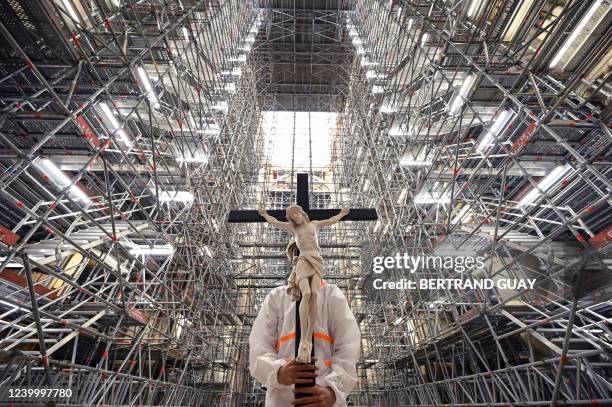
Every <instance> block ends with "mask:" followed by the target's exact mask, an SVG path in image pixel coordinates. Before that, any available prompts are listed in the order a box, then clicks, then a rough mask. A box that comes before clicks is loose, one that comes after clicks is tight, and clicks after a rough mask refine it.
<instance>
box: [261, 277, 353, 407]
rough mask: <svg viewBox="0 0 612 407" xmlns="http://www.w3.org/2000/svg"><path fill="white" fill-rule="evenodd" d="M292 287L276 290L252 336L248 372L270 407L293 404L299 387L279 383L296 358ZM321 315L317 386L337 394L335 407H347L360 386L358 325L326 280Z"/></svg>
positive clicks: (317, 337)
mask: <svg viewBox="0 0 612 407" xmlns="http://www.w3.org/2000/svg"><path fill="white" fill-rule="evenodd" d="M286 290H287V286H282V287H277V288H275V289H273V290H272V291H271V292H270V293H269V294H268V295H267V297H266V298H265V300H264V302H263V304H262V306H261V310H260V311H259V314H258V315H257V318H256V319H255V323H254V324H253V329H252V330H251V334H250V335H249V349H250V352H249V369H250V371H251V374H252V375H253V377H255V379H257V380H259V381H260V382H261V383H262V385H263V386H265V387H266V388H267V393H266V404H265V405H266V407H287V406H291V402H292V401H293V400H294V396H295V395H294V393H293V389H294V387H295V386H294V385H290V386H287V385H283V384H279V383H278V380H277V376H276V375H277V372H278V369H279V368H280V367H281V366H284V365H285V364H287V362H288V361H289V360H291V359H294V355H295V338H296V330H295V304H296V303H295V302H294V301H292V299H291V296H290V295H289V294H287V292H286ZM317 301H318V307H319V315H318V320H317V326H316V327H315V330H314V342H315V346H314V349H315V357H316V358H317V362H316V365H317V366H319V370H318V374H319V376H318V377H317V378H316V384H317V385H319V386H323V387H325V386H328V387H330V388H331V389H332V390H333V391H334V393H335V394H336V403H335V404H334V407H343V406H346V396H347V395H348V393H350V392H351V390H352V389H353V387H355V384H356V383H357V369H356V365H357V360H358V359H359V352H360V344H361V336H360V334H359V326H358V325H357V321H356V320H355V317H354V316H353V313H352V312H351V310H350V308H349V306H348V302H347V301H346V298H345V297H344V294H342V291H340V289H339V288H338V287H337V286H335V285H333V284H327V283H325V282H324V281H322V282H321V288H320V289H319V295H318V300H317Z"/></svg>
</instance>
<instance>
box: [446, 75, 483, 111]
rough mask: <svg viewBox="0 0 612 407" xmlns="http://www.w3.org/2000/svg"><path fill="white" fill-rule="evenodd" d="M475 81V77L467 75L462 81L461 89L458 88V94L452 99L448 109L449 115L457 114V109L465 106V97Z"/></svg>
mask: <svg viewBox="0 0 612 407" xmlns="http://www.w3.org/2000/svg"><path fill="white" fill-rule="evenodd" d="M475 79H476V75H474V74H469V75H468V76H466V77H465V79H464V80H463V83H462V84H461V88H459V92H458V93H456V94H455V96H454V97H453V99H452V101H451V104H450V108H449V109H448V111H449V113H450V114H451V115H455V114H457V113H458V112H459V109H461V107H462V106H463V105H464V104H465V100H466V97H467V95H468V93H469V92H470V89H472V85H473V84H474V80H475Z"/></svg>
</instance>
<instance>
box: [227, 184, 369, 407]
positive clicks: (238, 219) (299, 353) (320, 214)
mask: <svg viewBox="0 0 612 407" xmlns="http://www.w3.org/2000/svg"><path fill="white" fill-rule="evenodd" d="M296 201H297V202H296V203H297V207H296V205H291V206H290V207H289V208H288V209H287V211H285V210H271V211H269V212H267V211H265V210H264V209H259V210H258V211H256V210H232V211H230V212H229V215H228V222H229V223H250V222H266V221H268V222H270V223H271V224H273V225H275V226H277V227H281V228H283V229H285V230H288V231H290V232H291V233H292V234H294V239H295V241H298V240H299V239H297V237H298V236H301V238H300V239H302V240H301V242H302V246H300V250H301V249H303V248H304V247H305V246H304V244H305V243H307V240H308V237H307V236H308V232H307V231H306V229H304V228H305V227H306V228H312V230H311V232H312V233H313V235H312V236H315V237H314V241H315V245H316V249H317V250H315V253H313V252H312V250H306V251H305V252H304V253H299V250H297V259H298V261H297V265H295V267H294V272H292V275H291V277H290V279H289V280H290V286H291V285H294V287H293V289H294V290H295V280H294V273H295V271H296V270H298V272H297V276H298V277H297V283H298V284H299V290H298V292H299V293H302V294H303V293H306V294H304V295H306V297H305V299H306V300H305V302H304V304H303V306H304V310H302V309H301V308H302V307H300V304H301V300H302V298H301V296H299V294H297V295H298V296H297V297H294V301H296V305H295V318H296V319H295V321H296V322H295V338H296V339H295V359H296V361H298V362H299V363H305V364H307V363H312V357H314V356H315V354H314V350H315V348H314V335H313V329H314V325H315V324H316V309H317V303H316V301H315V302H309V298H310V292H311V291H312V290H317V289H318V287H319V284H318V282H319V281H321V280H320V279H319V277H320V276H322V274H321V270H322V269H323V259H322V258H321V257H320V255H319V253H318V243H316V235H315V234H314V230H315V229H316V228H317V227H322V226H325V225H331V224H333V223H336V222H339V221H344V220H354V221H370V220H376V219H378V215H377V213H376V210H375V209H373V208H358V209H348V208H344V209H342V210H340V209H310V202H309V196H308V174H305V173H300V174H297V199H296ZM300 207H301V208H300ZM290 211H291V214H290V215H289V212H290ZM302 211H303V212H302ZM347 211H348V213H346V212H347ZM295 216H297V219H296V218H295ZM303 219H306V221H307V226H304V224H303ZM313 221H314V222H313ZM317 221H321V222H317ZM311 222H312V223H311ZM312 225H316V226H312ZM303 233H305V234H303ZM302 234H303V235H302ZM304 239H305V240H304ZM311 239H312V238H311ZM292 241H293V240H292ZM290 245H291V244H290ZM288 247H289V246H288ZM306 247H307V246H306ZM312 247H313V246H311V248H312ZM300 261H301V262H300ZM292 263H293V261H292ZM314 269H318V271H319V274H318V275H317V276H314V277H313V278H314V279H313V278H310V276H312V274H314V271H313V270H314ZM304 270H305V271H304ZM302 272H303V273H304V275H305V274H309V278H308V282H307V283H306V285H305V286H304V285H303V283H304V281H303V280H306V278H305V277H299V275H300V273H302ZM302 279H303V280H302ZM309 284H312V286H311V287H310V288H309ZM290 290H291V288H290V289H288V290H287V291H288V292H289V291H290ZM292 295H293V294H292ZM315 298H316V297H315ZM310 306H312V307H313V308H310ZM308 309H311V311H308ZM300 314H303V315H300ZM305 316H306V318H304V317H305ZM306 320H308V322H307V323H305V321H306ZM304 326H308V328H307V329H306V328H304ZM303 329H306V331H305V333H304V336H305V337H304V340H303V341H302V334H303V333H302V330H303ZM308 335H310V337H311V338H312V339H311V340H309V338H308ZM310 343H311V344H310ZM309 344H310V346H309ZM309 348H310V349H309ZM308 355H310V357H308ZM313 369H314V366H313ZM313 386H315V379H314V378H313V379H312V381H311V382H310V383H299V384H296V385H295V387H296V388H304V387H313ZM304 396H305V394H303V393H298V394H296V398H301V397H304Z"/></svg>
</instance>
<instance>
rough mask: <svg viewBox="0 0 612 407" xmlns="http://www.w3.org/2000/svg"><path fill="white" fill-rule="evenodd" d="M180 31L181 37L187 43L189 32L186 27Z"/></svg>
mask: <svg viewBox="0 0 612 407" xmlns="http://www.w3.org/2000/svg"><path fill="white" fill-rule="evenodd" d="M181 31H182V32H183V37H185V42H189V30H188V29H187V27H182V28H181Z"/></svg>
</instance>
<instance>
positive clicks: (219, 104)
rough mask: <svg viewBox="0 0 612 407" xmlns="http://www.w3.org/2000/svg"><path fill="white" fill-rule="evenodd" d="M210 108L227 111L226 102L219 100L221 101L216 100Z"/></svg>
mask: <svg viewBox="0 0 612 407" xmlns="http://www.w3.org/2000/svg"><path fill="white" fill-rule="evenodd" d="M212 108H213V109H215V110H223V111H225V112H227V109H228V108H229V106H228V105H227V102H225V101H221V102H217V104H215V105H213V106H212Z"/></svg>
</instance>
